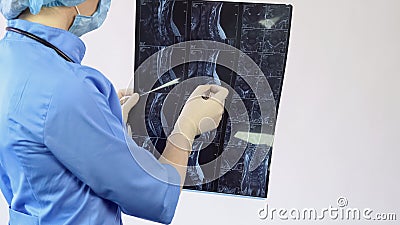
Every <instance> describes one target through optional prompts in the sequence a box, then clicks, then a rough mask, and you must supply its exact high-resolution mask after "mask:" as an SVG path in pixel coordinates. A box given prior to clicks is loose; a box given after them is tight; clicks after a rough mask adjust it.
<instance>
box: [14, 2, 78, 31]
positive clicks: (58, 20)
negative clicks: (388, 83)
mask: <svg viewBox="0 0 400 225" xmlns="http://www.w3.org/2000/svg"><path fill="white" fill-rule="evenodd" d="M77 14H78V13H77V11H76V9H75V7H64V6H60V7H51V8H47V7H43V8H42V9H41V10H40V13H39V14H37V15H34V14H31V13H30V11H29V9H27V10H25V11H24V12H23V13H22V14H21V15H20V16H19V17H18V18H19V19H23V20H27V21H30V22H34V23H40V24H43V25H46V26H49V27H55V28H59V29H63V30H68V29H69V27H70V26H71V25H72V22H73V21H74V18H75V16H76V15H77Z"/></svg>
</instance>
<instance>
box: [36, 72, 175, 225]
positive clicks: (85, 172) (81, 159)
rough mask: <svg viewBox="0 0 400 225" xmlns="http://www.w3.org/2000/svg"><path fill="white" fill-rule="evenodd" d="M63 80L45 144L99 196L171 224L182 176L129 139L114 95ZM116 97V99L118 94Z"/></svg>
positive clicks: (84, 83)
mask: <svg viewBox="0 0 400 225" xmlns="http://www.w3.org/2000/svg"><path fill="white" fill-rule="evenodd" d="M73 79H75V78H71V79H70V80H71V81H69V80H68V81H66V82H63V84H60V85H62V87H61V86H60V87H57V88H58V89H57V90H61V89H62V90H63V91H62V92H57V93H54V95H53V97H52V100H51V102H50V103H49V106H48V112H47V116H46V120H45V126H44V131H43V133H44V135H43V136H44V144H45V145H46V147H47V148H48V149H49V151H50V152H51V153H52V154H53V155H54V157H55V158H56V159H57V160H58V161H59V162H60V163H61V164H62V165H63V166H65V167H66V168H67V169H68V170H67V171H70V173H71V174H73V175H74V176H76V177H77V179H79V180H80V181H81V182H82V183H83V184H86V185H88V186H89V187H90V189H91V190H92V191H93V192H94V193H95V194H96V195H97V196H99V197H101V198H104V199H107V200H109V201H111V202H114V203H115V204H117V205H118V206H119V208H120V209H121V210H122V211H123V212H124V213H125V214H128V215H132V216H137V217H140V218H143V219H148V220H152V221H156V222H161V223H164V224H168V223H170V222H171V220H172V218H173V215H174V212H175V209H176V205H177V202H178V198H179V194H180V183H181V177H180V176H179V174H178V172H177V171H176V169H175V168H174V167H172V166H171V165H169V164H161V163H160V162H159V161H158V160H157V159H155V157H154V156H153V155H152V154H151V153H150V152H148V151H147V150H145V149H143V148H141V147H139V146H137V145H136V143H134V142H133V140H132V139H128V138H126V136H125V132H124V129H123V126H122V123H121V120H120V118H119V117H117V116H115V115H114V113H113V112H112V111H111V109H110V106H109V101H108V98H109V97H108V96H105V95H104V94H103V93H101V92H100V91H99V90H98V88H97V87H96V85H95V84H94V83H93V82H91V81H90V80H83V81H80V83H79V85H78V84H77V81H76V80H75V81H73ZM114 97H115V98H116V96H114Z"/></svg>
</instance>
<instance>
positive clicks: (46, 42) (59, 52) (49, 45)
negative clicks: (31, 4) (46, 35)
mask: <svg viewBox="0 0 400 225" xmlns="http://www.w3.org/2000/svg"><path fill="white" fill-rule="evenodd" d="M6 30H7V31H11V32H15V33H18V34H21V35H24V36H26V37H28V38H30V39H33V40H35V41H37V42H39V43H40V44H42V45H44V46H46V47H49V48H51V49H53V50H54V51H56V53H57V54H58V55H59V56H61V57H62V58H63V59H65V60H67V61H68V62H72V63H74V61H73V60H72V59H71V58H70V57H68V56H67V55H66V54H65V53H64V52H63V51H61V50H60V49H59V48H57V47H56V46H54V45H52V44H51V43H50V42H48V41H46V40H44V39H42V38H40V37H38V36H36V35H34V34H31V33H29V32H27V31H24V30H21V29H18V28H15V27H6Z"/></svg>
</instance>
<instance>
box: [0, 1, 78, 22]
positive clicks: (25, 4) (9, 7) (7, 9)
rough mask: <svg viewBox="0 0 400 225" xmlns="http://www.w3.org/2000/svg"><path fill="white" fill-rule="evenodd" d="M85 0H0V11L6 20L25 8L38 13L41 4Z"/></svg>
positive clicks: (16, 15)
mask: <svg viewBox="0 0 400 225" xmlns="http://www.w3.org/2000/svg"><path fill="white" fill-rule="evenodd" d="M84 1H85V0H0V11H1V13H2V14H3V16H4V17H5V18H6V19H7V20H11V19H15V18H17V17H18V16H19V15H20V14H21V13H22V12H23V11H24V10H25V9H27V8H29V10H30V11H31V13H32V14H35V15H36V14H38V13H39V12H40V9H41V8H42V6H46V7H53V6H75V5H79V4H80V3H82V2H84Z"/></svg>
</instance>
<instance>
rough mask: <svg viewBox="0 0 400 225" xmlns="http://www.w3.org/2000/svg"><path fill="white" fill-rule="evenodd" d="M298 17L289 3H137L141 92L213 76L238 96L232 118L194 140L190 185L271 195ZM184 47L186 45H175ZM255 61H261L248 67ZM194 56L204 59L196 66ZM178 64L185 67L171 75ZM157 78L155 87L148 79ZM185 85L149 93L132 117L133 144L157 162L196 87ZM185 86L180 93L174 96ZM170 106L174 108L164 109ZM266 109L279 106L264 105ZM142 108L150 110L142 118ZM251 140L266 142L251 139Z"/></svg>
mask: <svg viewBox="0 0 400 225" xmlns="http://www.w3.org/2000/svg"><path fill="white" fill-rule="evenodd" d="M291 14H292V7H291V6H290V5H283V4H265V3H262V4H259V3H238V2H215V1H193V0H157V1H154V0H140V1H137V8H136V43H135V62H134V64H135V70H136V71H135V78H134V89H135V92H138V93H139V94H142V93H146V92H147V91H149V90H151V89H153V88H155V87H158V86H160V85H163V84H165V83H167V82H169V81H172V80H175V79H178V78H179V79H180V81H189V80H191V79H195V78H199V77H206V78H207V79H206V81H204V83H212V84H219V85H228V86H230V87H231V92H235V94H233V93H231V95H230V96H229V97H228V99H227V101H226V106H225V107H226V110H227V113H225V114H224V116H223V119H222V121H221V123H220V125H219V127H218V128H217V129H216V130H215V131H212V132H208V133H205V134H202V135H200V137H198V138H196V139H195V141H194V143H193V151H192V153H191V155H190V158H189V162H188V171H187V175H186V180H185V187H184V188H186V189H192V190H199V191H207V192H219V193H226V194H233V195H243V196H253V197H262V198H265V197H267V192H268V177H269V165H270V160H271V156H272V143H273V142H272V141H269V139H271V140H273V135H274V130H275V124H276V115H277V111H278V106H279V99H280V94H281V90H282V83H283V77H284V72H285V64H286V58H287V51H288V43H289V31H290V23H291ZM195 40H208V41H215V42H219V43H224V44H226V45H227V46H232V47H235V48H236V49H239V50H240V53H238V52H239V51H232V49H230V48H226V49H221V48H214V46H213V45H212V44H207V45H205V44H204V43H197V42H196V43H194V42H192V41H195ZM179 43H182V44H183V45H179V46H177V47H173V48H169V46H176V45H175V44H179ZM186 43H189V44H186ZM248 57H250V59H251V60H252V61H254V63H249V61H248V60H246V59H247V58H248ZM193 58H196V59H198V58H201V59H203V60H204V61H201V62H197V61H196V62H189V61H190V59H193ZM227 59H228V60H227ZM222 60H224V61H225V62H226V61H228V64H229V65H228V66H229V68H227V67H225V66H221V65H220V64H219V62H220V61H222ZM176 62H181V63H179V65H178V66H174V67H173V68H172V69H167V70H165V68H171V65H176ZM254 65H256V66H254ZM232 68H234V69H232ZM152 80H155V81H156V82H155V83H154V82H149V81H152ZM179 85H180V84H179ZM179 85H177V86H171V87H167V88H163V89H160V90H157V91H155V92H154V93H150V94H148V96H147V97H146V98H141V99H140V101H139V103H138V105H137V106H135V108H134V110H132V111H131V112H130V116H129V119H128V123H129V124H130V126H131V128H132V133H133V139H134V140H135V142H136V143H137V144H138V145H139V146H142V147H143V148H145V149H147V150H149V151H150V152H152V153H153V154H154V155H155V157H159V156H160V154H161V153H162V151H163V149H164V147H165V144H166V139H167V137H168V135H169V133H170V132H171V131H172V129H173V125H174V121H176V119H177V117H178V116H179V113H180V110H181V107H182V105H180V104H179V103H183V102H184V101H185V99H186V98H187V97H188V96H189V95H190V93H191V90H192V89H193V87H192V88H189V86H190V85H187V84H184V83H182V85H181V86H179ZM185 85H186V86H185ZM178 86H179V88H180V89H179V90H180V92H179V93H177V92H176V91H175V92H174V90H175V89H174V88H177V87H178ZM266 87H269V88H266ZM268 90H270V91H268ZM256 93H258V94H256ZM144 99H145V100H144ZM165 102H168V105H169V107H168V109H164V108H163V106H164V103H165ZM239 103H240V104H239ZM241 105H243V106H244V110H241V109H240V106H241ZM266 105H267V106H271V105H272V106H273V107H263V106H266ZM137 108H143V109H144V112H142V113H140V114H138V112H135V111H136V109H137ZM261 110H263V111H262V112H261ZM228 112H229V113H228ZM141 121H144V122H141ZM238 127H239V128H238ZM241 127H243V130H247V133H245V134H244V136H246V135H247V136H246V137H248V138H247V139H246V138H242V136H243V133H241V132H238V130H240V128H241ZM251 135H253V136H256V137H262V138H258V139H257V138H253V139H251V138H249V137H250V136H251ZM254 140H258V141H254ZM225 152H231V153H232V152H233V155H232V154H230V155H227V154H224V153H225ZM236 153H237V155H234V154H236Z"/></svg>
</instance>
